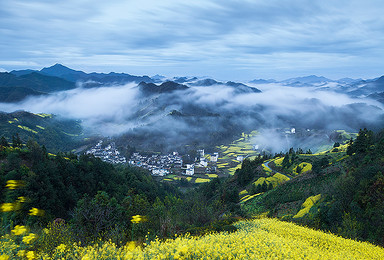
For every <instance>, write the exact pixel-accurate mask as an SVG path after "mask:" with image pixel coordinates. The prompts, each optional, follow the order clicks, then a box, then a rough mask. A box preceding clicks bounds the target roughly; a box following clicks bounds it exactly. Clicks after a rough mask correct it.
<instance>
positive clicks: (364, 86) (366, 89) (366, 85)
mask: <svg viewBox="0 0 384 260" xmlns="http://www.w3.org/2000/svg"><path fill="white" fill-rule="evenodd" d="M350 88H351V89H352V90H350V91H349V94H350V95H353V96H368V95H370V94H374V93H380V92H383V91H384V76H381V77H379V78H376V79H373V80H362V81H359V82H357V83H355V84H351V86H350Z"/></svg>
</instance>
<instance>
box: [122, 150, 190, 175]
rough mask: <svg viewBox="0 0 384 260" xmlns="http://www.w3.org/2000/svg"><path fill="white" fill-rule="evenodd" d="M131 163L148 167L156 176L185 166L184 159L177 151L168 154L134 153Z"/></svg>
mask: <svg viewBox="0 0 384 260" xmlns="http://www.w3.org/2000/svg"><path fill="white" fill-rule="evenodd" d="M128 163H129V164H131V165H135V166H139V167H142V168H145V169H148V170H150V171H151V172H152V175H155V176H165V175H167V174H169V173H170V172H171V169H175V168H180V169H181V167H182V166H183V159H182V158H181V156H180V155H179V154H178V153H177V152H173V153H172V154H168V155H159V154H153V155H150V156H146V155H141V154H139V153H133V154H132V156H131V158H130V159H129V162H128Z"/></svg>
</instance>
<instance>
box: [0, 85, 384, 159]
mask: <svg viewBox="0 0 384 260" xmlns="http://www.w3.org/2000/svg"><path fill="white" fill-rule="evenodd" d="M250 86H252V85H250ZM254 87H257V88H258V89H260V90H261V91H262V92H261V93H254V92H252V91H250V92H248V93H244V92H239V91H238V90H237V89H236V87H231V86H226V85H222V84H221V85H213V86H207V87H206V86H189V88H188V89H186V90H178V91H173V92H170V93H168V92H167V93H156V94H153V95H143V93H142V92H141V90H140V88H139V86H138V85H137V84H127V85H119V86H108V87H99V88H82V87H79V88H76V89H73V90H70V91H63V92H57V93H53V94H50V95H46V96H39V97H31V98H28V99H26V100H24V101H22V102H19V103H12V104H5V103H0V110H2V111H5V112H13V111H16V110H26V111H29V112H33V113H51V114H56V115H58V116H61V117H64V118H70V119H77V120H81V122H82V125H83V127H84V130H85V131H86V132H87V133H90V134H100V135H103V136H111V137H118V138H120V137H122V138H123V139H124V140H130V142H132V144H133V145H138V144H140V145H145V143H146V142H147V143H151V144H153V145H157V146H159V147H163V148H164V147H166V148H164V149H168V148H169V149H171V148H170V147H174V146H177V145H185V144H190V143H193V142H195V143H209V144H211V145H214V144H216V145H217V144H220V142H223V140H226V138H228V140H230V138H233V136H234V135H236V134H239V133H241V132H243V131H244V132H245V131H252V130H259V132H260V135H259V137H258V139H255V143H260V144H263V145H264V144H265V146H267V143H269V149H270V150H272V151H274V152H277V151H284V150H286V149H288V148H289V147H288V146H290V145H291V146H294V145H296V144H295V143H291V144H290V143H289V141H288V142H287V139H286V138H285V137H283V138H282V137H281V131H280V130H276V129H290V128H292V127H294V128H297V129H308V130H311V129H317V130H329V131H331V130H336V129H344V130H347V131H358V129H359V128H363V127H368V128H381V127H382V126H383V122H384V121H383V106H382V104H381V103H379V102H377V101H374V100H371V99H368V98H363V99H358V98H352V97H350V96H348V95H346V94H341V93H336V92H333V91H330V90H325V89H319V88H316V87H287V86H284V85H281V84H277V83H274V84H265V85H255V86H254ZM279 131H280V132H279ZM130 136H135V137H136V139H135V138H131V137H130ZM135 140H136V143H135ZM302 143H305V142H302ZM309 143H311V144H313V145H315V143H316V142H315V141H311V142H309Z"/></svg>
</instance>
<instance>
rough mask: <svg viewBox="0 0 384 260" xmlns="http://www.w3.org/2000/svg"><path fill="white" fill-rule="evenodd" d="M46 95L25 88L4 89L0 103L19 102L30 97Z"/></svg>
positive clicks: (1, 89) (0, 92)
mask: <svg viewBox="0 0 384 260" xmlns="http://www.w3.org/2000/svg"><path fill="white" fill-rule="evenodd" d="M40 95H45V93H42V92H39V91H35V90H33V89H30V88H24V87H2V88H0V102H5V103H13V102H19V101H21V100H23V99H25V98H26V97H28V96H40Z"/></svg>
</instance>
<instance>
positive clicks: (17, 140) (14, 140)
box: [12, 133, 23, 148]
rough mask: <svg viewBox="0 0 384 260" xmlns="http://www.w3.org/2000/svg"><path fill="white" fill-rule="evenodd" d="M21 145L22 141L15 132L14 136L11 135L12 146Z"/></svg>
mask: <svg viewBox="0 0 384 260" xmlns="http://www.w3.org/2000/svg"><path fill="white" fill-rule="evenodd" d="M22 145H23V142H22V141H21V139H20V136H19V134H18V133H16V136H14V135H13V136H12V147H14V148H16V147H21V146H22Z"/></svg>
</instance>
